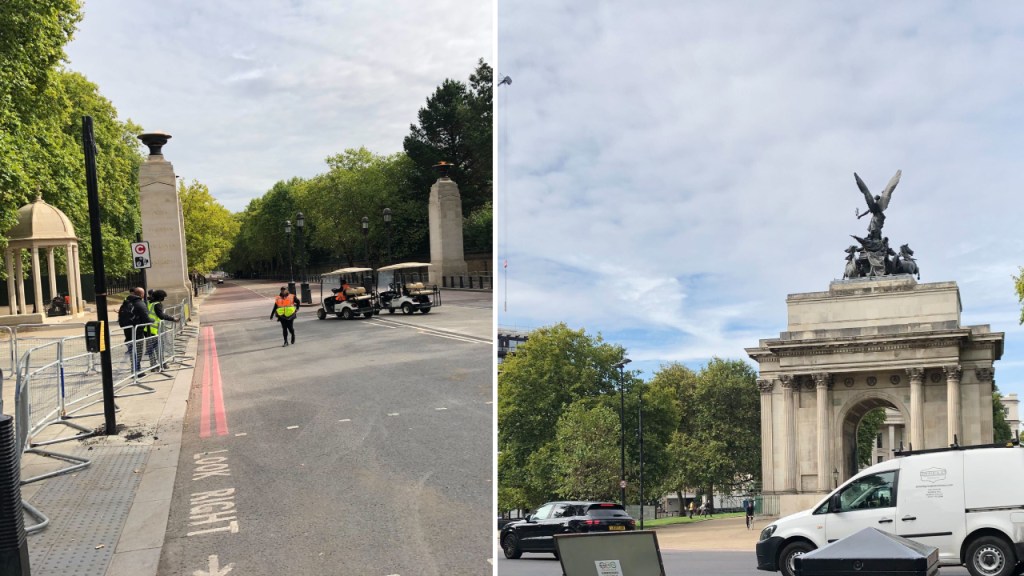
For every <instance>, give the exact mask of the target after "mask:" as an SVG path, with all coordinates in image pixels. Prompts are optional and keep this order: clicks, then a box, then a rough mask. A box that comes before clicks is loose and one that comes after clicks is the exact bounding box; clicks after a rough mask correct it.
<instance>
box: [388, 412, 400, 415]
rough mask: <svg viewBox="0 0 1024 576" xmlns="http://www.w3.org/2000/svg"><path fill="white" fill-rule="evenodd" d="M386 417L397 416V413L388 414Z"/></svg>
mask: <svg viewBox="0 0 1024 576" xmlns="http://www.w3.org/2000/svg"><path fill="white" fill-rule="evenodd" d="M388 416H398V412H391V413H389V414H388Z"/></svg>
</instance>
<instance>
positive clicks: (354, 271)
mask: <svg viewBox="0 0 1024 576" xmlns="http://www.w3.org/2000/svg"><path fill="white" fill-rule="evenodd" d="M371 270H373V268H338V269H337V270H332V271H330V272H328V273H327V274H324V276H341V275H343V274H358V273H359V272H370V271H371Z"/></svg>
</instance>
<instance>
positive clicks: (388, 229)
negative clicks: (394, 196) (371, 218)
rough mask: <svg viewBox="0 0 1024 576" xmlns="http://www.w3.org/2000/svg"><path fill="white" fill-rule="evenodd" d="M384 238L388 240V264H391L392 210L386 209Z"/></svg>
mask: <svg viewBox="0 0 1024 576" xmlns="http://www.w3.org/2000/svg"><path fill="white" fill-rule="evenodd" d="M384 236H385V237H386V238H387V252H386V253H385V254H386V255H387V262H388V263H390V262H391V208H385V209H384Z"/></svg>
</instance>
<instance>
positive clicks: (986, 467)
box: [757, 446, 1024, 576]
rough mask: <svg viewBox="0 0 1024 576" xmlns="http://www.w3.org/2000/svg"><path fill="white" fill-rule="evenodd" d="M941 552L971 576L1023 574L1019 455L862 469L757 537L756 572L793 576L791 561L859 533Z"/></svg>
mask: <svg viewBox="0 0 1024 576" xmlns="http://www.w3.org/2000/svg"><path fill="white" fill-rule="evenodd" d="M868 527H871V528H877V529H879V530H883V531H885V532H890V533H893V534H896V535H897V536H902V537H904V538H910V539H913V540H916V541H918V542H921V543H923V544H927V545H929V546H934V547H936V548H938V549H939V563H940V564H941V565H946V566H950V565H962V564H965V565H966V566H967V570H968V571H969V572H970V573H971V574H972V576H1011V575H1015V574H1022V573H1024V564H1021V562H1022V561H1024V450H1022V449H1020V448H1016V447H990V446H987V447H960V448H945V449H938V450H921V451H918V452H914V453H908V454H907V455H904V456H901V457H898V458H894V459H892V460H888V461H886V462H881V463H879V464H876V465H874V466H871V467H870V468H866V469H864V470H863V471H861V472H860V473H859V474H857V475H856V476H854V477H853V478H851V479H850V480H849V481H848V482H846V483H845V484H843V485H842V486H840V487H839V488H837V489H836V490H835V491H834V492H832V494H830V495H829V496H828V497H827V498H825V499H824V500H822V501H821V502H819V503H818V504H817V505H816V506H814V507H813V508H811V509H810V510H805V511H803V512H798V513H796V514H793V515H790V516H786V517H785V518H781V519H779V520H778V521H777V522H774V523H772V524H771V525H769V526H768V527H767V528H765V529H764V530H763V531H762V532H761V538H760V540H759V541H758V543H757V568H758V569H759V570H769V571H776V570H781V571H782V573H783V574H785V575H786V576H793V575H794V574H795V569H794V566H793V559H794V558H796V557H797V556H801V555H803V554H805V553H807V552H810V551H811V550H815V549H817V548H820V547H822V546H825V545H826V544H829V543H831V542H835V541H836V540H839V539H840V538H844V537H846V536H849V535H851V534H853V533H855V532H859V531H860V530H862V529H864V528H868Z"/></svg>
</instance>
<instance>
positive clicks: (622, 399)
mask: <svg viewBox="0 0 1024 576" xmlns="http://www.w3.org/2000/svg"><path fill="white" fill-rule="evenodd" d="M630 362H632V360H630V359H629V358H623V359H622V362H619V363H618V364H616V365H615V366H614V367H615V368H618V369H619V491H620V495H621V497H622V507H623V508H625V507H626V395H625V391H624V389H625V386H626V377H625V373H624V372H623V369H625V367H626V364H629V363H630Z"/></svg>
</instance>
